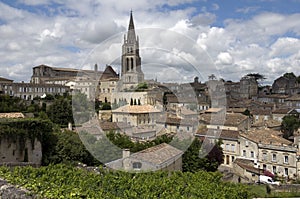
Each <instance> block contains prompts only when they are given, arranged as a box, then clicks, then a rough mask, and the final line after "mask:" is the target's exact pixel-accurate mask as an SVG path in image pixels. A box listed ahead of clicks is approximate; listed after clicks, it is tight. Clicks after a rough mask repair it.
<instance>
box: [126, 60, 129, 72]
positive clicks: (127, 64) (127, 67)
mask: <svg viewBox="0 0 300 199" xmlns="http://www.w3.org/2000/svg"><path fill="white" fill-rule="evenodd" d="M126 71H129V58H126Z"/></svg>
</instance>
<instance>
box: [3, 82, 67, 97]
mask: <svg viewBox="0 0 300 199" xmlns="http://www.w3.org/2000/svg"><path fill="white" fill-rule="evenodd" d="M0 88H1V90H0V92H1V93H2V94H5V95H9V96H14V97H20V98H22V99H25V100H33V98H35V97H41V96H43V95H44V94H51V95H63V94H64V93H67V92H70V88H69V87H68V86H64V85H58V84H32V83H14V82H9V83H1V82H0Z"/></svg>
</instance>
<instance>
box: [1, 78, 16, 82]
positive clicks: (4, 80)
mask: <svg viewBox="0 0 300 199" xmlns="http://www.w3.org/2000/svg"><path fill="white" fill-rule="evenodd" d="M13 81H14V80H11V79H6V78H4V77H0V82H13Z"/></svg>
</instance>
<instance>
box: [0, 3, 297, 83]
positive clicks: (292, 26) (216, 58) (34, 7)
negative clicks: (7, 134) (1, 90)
mask: <svg viewBox="0 0 300 199" xmlns="http://www.w3.org/2000/svg"><path fill="white" fill-rule="evenodd" d="M131 9H132V10H133V13H134V21H135V26H136V29H137V34H138V35H139V36H140V42H141V48H142V47H145V48H146V47H149V46H147V45H150V43H151V38H153V37H154V36H155V37H157V38H155V41H156V42H157V43H156V44H155V45H154V46H155V47H157V49H168V51H169V54H168V53H164V54H161V53H160V52H158V51H150V50H142V51H141V53H143V54H141V56H142V60H143V61H144V63H145V67H144V70H145V71H144V72H145V75H146V77H147V78H158V80H160V81H179V80H184V81H192V80H193V77H194V76H199V75H200V76H202V77H203V78H202V79H203V81H205V79H206V76H207V74H209V73H217V76H218V77H220V78H224V79H225V80H229V79H230V80H234V81H237V80H239V79H240V78H241V77H242V76H243V75H245V74H247V73H251V72H259V73H261V74H264V75H265V76H266V77H267V78H268V79H267V80H266V82H265V83H271V82H272V81H273V80H274V79H275V78H277V77H279V76H280V75H282V74H283V73H285V72H295V73H296V75H300V73H299V72H298V71H299V68H300V20H299V19H300V0H287V1H282V0H257V1H253V0H244V1H242V0H241V1H238V0H228V1H224V0H223V1H221V0H198V1H197V0H153V1H151V2H150V1H148V0H140V1H130V0H124V1H118V0H101V1H96V0H83V1H71V0H65V1H63V0H17V1H9V0H4V1H3V0H2V1H0V37H1V44H0V55H1V60H0V69H1V70H0V71H1V72H0V76H2V77H5V78H9V79H13V80H15V81H16V82H18V81H29V80H30V76H31V73H32V67H34V66H37V65H40V64H46V65H50V66H55V67H70V68H92V66H93V65H94V64H95V63H98V65H100V69H103V68H104V66H105V65H106V64H111V63H112V62H113V67H114V68H115V69H116V70H119V62H118V60H119V59H118V57H119V55H120V53H121V45H122V38H123V36H122V35H123V34H124V31H125V30H126V28H127V26H128V20H129V12H130V10H131ZM148 28H152V29H153V28H156V29H158V28H159V29H164V30H168V31H169V33H170V31H173V32H174V33H173V35H168V36H167V37H162V35H163V34H159V33H162V32H156V33H158V34H157V35H155V34H153V32H151V31H150V29H148ZM139 29H140V30H139ZM146 30H147V31H146ZM154 32H155V31H154ZM175 33H178V34H181V35H184V36H185V37H180V39H181V41H180V42H179V43H180V45H174V44H175V41H176V40H177V39H178V38H177V37H176V36H175ZM172 38H173V40H172ZM104 41H105V42H104ZM158 41H160V42H158ZM190 41H193V42H190ZM152 42H153V41H152ZM104 43H105V45H104ZM193 43H194V44H193ZM184 44H185V45H184ZM187 44H189V45H187ZM194 45H196V48H197V47H201V48H202V49H203V50H204V51H205V52H206V53H207V55H208V56H209V59H210V60H211V63H210V64H209V65H211V66H209V67H206V68H205V67H203V68H201V67H199V70H196V71H193V70H190V69H188V65H190V64H191V63H192V64H194V65H199V66H200V65H201V63H205V61H204V60H206V58H203V57H202V58H199V56H198V55H199V52H197V51H192V50H191V49H193V48H195V46H194ZM104 46H105V48H104ZM152 48H153V46H152ZM197 53H198V54H197ZM170 55H176V56H179V58H180V59H177V58H178V57H177V58H175V57H174V56H170ZM112 60H114V61H112ZM178 60H179V61H178ZM180 60H181V61H182V62H181V61H180ZM183 60H185V62H184V61H183ZM150 62H152V65H151V64H149V63H150ZM186 63H189V64H186ZM207 66H208V65H207ZM195 67H197V66H195ZM208 68H210V69H211V68H214V70H208ZM203 70H207V72H206V73H205V72H203ZM199 71H201V72H202V74H197V72H198V73H199Z"/></svg>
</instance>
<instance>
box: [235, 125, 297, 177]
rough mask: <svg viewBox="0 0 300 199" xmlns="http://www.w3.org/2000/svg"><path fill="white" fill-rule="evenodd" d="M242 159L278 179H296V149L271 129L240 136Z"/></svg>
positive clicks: (252, 131) (249, 132)
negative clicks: (276, 176) (278, 177)
mask: <svg viewBox="0 0 300 199" xmlns="http://www.w3.org/2000/svg"><path fill="white" fill-rule="evenodd" d="M240 145H241V146H240V148H241V152H242V153H241V154H242V157H243V159H248V160H251V161H253V162H254V163H255V164H256V165H255V166H256V167H257V168H258V166H260V168H262V169H263V170H268V171H271V172H273V173H274V174H276V175H278V176H280V177H289V178H296V177H297V152H298V148H297V147H295V146H294V145H293V142H290V141H288V140H286V139H284V138H282V137H281V132H278V131H274V130H272V129H255V130H251V131H248V132H246V133H242V134H241V141H240Z"/></svg>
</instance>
